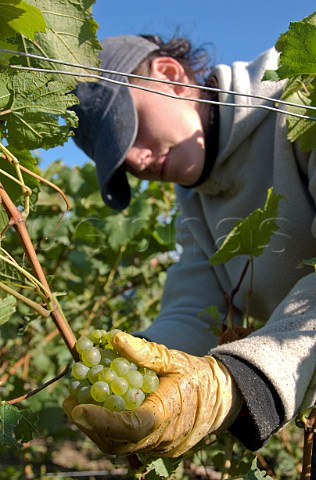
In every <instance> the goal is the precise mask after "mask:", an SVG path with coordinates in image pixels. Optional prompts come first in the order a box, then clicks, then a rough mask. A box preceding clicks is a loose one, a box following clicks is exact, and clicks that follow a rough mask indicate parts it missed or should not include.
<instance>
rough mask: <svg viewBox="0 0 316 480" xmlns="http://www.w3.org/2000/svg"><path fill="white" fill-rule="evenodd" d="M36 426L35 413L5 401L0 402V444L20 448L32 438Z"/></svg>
mask: <svg viewBox="0 0 316 480" xmlns="http://www.w3.org/2000/svg"><path fill="white" fill-rule="evenodd" d="M35 427H36V414H35V413H34V412H31V411H30V410H29V409H24V410H20V409H18V408H16V407H14V406H13V405H9V404H7V403H4V402H3V403H1V404H0V445H7V446H9V447H10V448H18V449H20V448H22V447H23V443H25V442H28V441H29V440H31V439H32V434H33V431H34V428H35Z"/></svg>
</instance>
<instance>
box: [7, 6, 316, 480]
mask: <svg viewBox="0 0 316 480" xmlns="http://www.w3.org/2000/svg"><path fill="white" fill-rule="evenodd" d="M92 5H93V0H64V1H60V2H56V1H55V0H28V1H23V0H8V1H6V2H4V1H1V0H0V23H1V31H0V73H1V77H0V134H1V142H0V180H1V183H0V232H1V237H0V266H1V272H0V328H1V333H2V334H3V339H4V343H3V344H0V355H1V362H2V363H0V388H1V390H2V387H3V385H6V383H7V382H8V384H9V381H8V379H9V377H10V376H11V377H14V376H15V373H16V371H17V370H18V369H19V368H20V367H21V365H23V366H24V374H23V375H24V378H23V380H24V382H23V385H24V384H25V383H27V384H32V381H31V379H30V378H29V377H28V375H27V372H28V368H29V361H30V354H29V347H30V350H31V347H32V348H40V346H34V341H33V336H32V335H31V334H30V330H31V331H32V334H34V333H36V334H38V336H36V335H34V338H36V339H39V338H40V342H39V343H43V345H45V346H46V345H49V344H50V342H52V341H54V340H56V339H57V338H60V337H61V338H62V341H63V342H64V344H66V345H67V348H68V351H67V352H66V353H65V352H64V350H62V349H60V345H59V344H58V343H56V344H54V347H52V350H53V351H54V348H55V349H56V351H57V352H58V353H57V354H55V353H53V354H52V358H53V360H54V361H52V362H51V363H54V368H56V365H57V367H62V368H60V370H61V372H60V371H59V372H56V371H54V374H53V375H52V376H53V378H52V379H49V380H47V378H46V370H45V369H47V365H48V363H47V362H48V360H47V356H48V355H45V353H46V352H44V354H43V355H42V357H41V358H42V362H43V370H41V369H40V367H41V366H40V365H38V368H39V371H40V373H39V378H40V379H43V382H42V383H43V385H42V386H36V387H34V388H32V389H31V391H30V392H27V393H25V392H24V390H23V394H22V395H20V394H21V392H20V391H19V385H15V384H14V381H12V383H11V384H9V387H8V396H9V397H11V396H12V397H13V398H11V400H10V399H9V400H7V399H6V400H5V401H2V402H1V403H0V425H1V433H0V446H3V445H5V446H8V447H10V448H17V449H21V448H22V447H23V446H24V445H25V444H26V443H27V442H28V441H29V440H31V439H32V437H33V434H34V430H35V429H36V425H37V420H38V419H37V414H36V413H34V411H33V410H32V409H31V408H18V407H17V406H16V405H17V404H18V403H19V402H20V401H21V400H25V399H28V400H30V399H32V398H34V393H38V392H40V391H41V392H43V389H44V388H47V387H48V386H51V385H52V383H53V382H54V381H55V380H58V379H59V378H60V377H61V376H63V375H64V374H65V372H66V371H67V370H68V367H67V368H66V370H65V368H64V367H65V364H67V363H69V358H68V357H69V352H70V354H71V356H72V357H73V359H74V360H75V361H76V363H75V364H74V366H73V367H72V375H73V377H74V378H73V379H71V380H70V383H69V389H70V391H71V393H73V394H76V395H79V396H78V397H77V398H78V401H86V400H87V398H88V399H89V401H90V396H92V398H93V397H94V401H96V402H99V403H106V407H107V408H110V409H113V410H119V409H121V408H123V407H124V408H125V407H127V408H134V407H135V406H137V404H138V402H139V401H140V400H142V399H143V398H144V396H145V395H146V394H148V393H150V391H152V390H153V389H154V388H156V386H157V377H155V376H153V375H152V374H151V373H150V372H148V371H147V372H145V371H141V372H138V371H137V370H135V368H134V367H132V368H131V367H130V365H129V366H128V365H127V366H126V363H125V362H124V361H122V360H121V359H115V357H116V356H115V355H114V357H113V355H112V358H111V354H110V353H109V352H110V351H111V350H108V352H107V353H108V357H106V356H105V354H103V357H102V358H101V357H100V355H101V354H100V350H99V349H98V348H96V345H97V344H98V341H95V340H93V341H92V345H90V344H89V341H91V337H90V340H89V339H88V340H87V336H86V333H87V332H88V331H89V329H90V327H91V324H92V323H93V324H94V323H96V324H97V323H98V322H100V321H101V320H100V317H101V318H102V322H103V323H104V322H106V320H105V318H111V321H110V320H108V325H106V327H107V328H108V329H111V328H120V327H121V326H123V327H124V328H126V329H128V328H129V326H130V325H131V323H132V322H135V321H136V320H135V319H136V318H138V317H139V313H140V312H142V314H143V317H144V318H145V320H144V321H145V322H147V324H148V323H149V322H150V320H151V318H153V316H154V315H155V314H156V313H157V310H158V304H159V298H160V295H161V289H162V286H163V283H164V279H165V270H166V268H167V267H168V265H169V264H170V263H172V255H171V254H170V251H171V250H173V249H174V248H175V246H174V243H173V237H174V235H173V234H174V218H175V215H176V208H175V207H176V206H175V205H174V196H173V191H172V188H170V187H169V186H164V187H162V186H159V187H158V186H157V185H151V186H149V187H148V190H147V192H141V185H140V184H139V183H138V182H137V181H136V180H134V183H132V186H133V188H134V191H135V198H134V199H133V202H132V204H131V207H130V212H129V213H128V214H127V213H125V212H123V213H120V214H118V213H112V212H109V210H108V209H107V207H106V206H105V205H104V204H103V203H102V201H101V200H100V198H99V196H97V195H98V194H97V193H96V192H97V185H96V179H95V174H94V169H93V167H92V166H91V165H89V164H87V165H86V166H84V167H83V168H82V169H78V168H77V169H74V170H71V169H69V168H68V167H65V166H64V165H63V164H62V163H60V162H56V163H55V164H54V165H53V166H52V167H51V168H48V170H47V171H46V172H45V174H42V172H41V171H40V169H39V168H38V158H37V155H36V149H37V148H44V149H49V148H52V147H55V146H57V145H63V144H64V143H65V142H66V141H68V139H69V137H70V136H71V133H70V132H71V129H72V128H73V127H75V126H76V125H77V118H76V116H75V114H74V113H73V112H72V111H71V110H70V109H69V107H71V106H72V105H74V104H75V103H77V101H78V100H77V98H76V97H75V96H74V95H73V94H72V93H71V91H72V89H73V87H74V86H75V85H76V83H77V81H78V79H79V77H78V76H76V75H79V74H87V73H89V69H88V68H84V67H82V65H90V66H98V53H99V50H100V45H99V42H98V40H97V36H96V32H97V24H96V22H95V21H94V19H93V17H92ZM57 27H58V28H57ZM315 45H316V14H315V13H314V14H312V15H310V16H309V17H307V18H306V19H303V20H302V21H300V22H295V23H293V24H291V25H290V28H289V31H288V32H286V33H284V34H282V35H281V36H280V39H279V40H278V42H277V44H276V48H277V50H279V51H280V63H279V68H278V69H277V70H276V71H275V72H271V71H270V72H267V73H266V76H265V79H268V80H280V79H281V80H282V79H283V80H287V81H286V84H285V88H284V93H283V96H282V99H284V100H289V101H291V102H293V103H295V104H297V105H298V106H296V107H293V106H292V107H287V108H289V110H290V111H292V112H294V113H301V114H304V115H306V116H308V115H309V116H310V120H307V119H299V118H296V117H290V116H289V117H288V120H287V121H288V131H289V140H290V141H296V140H298V141H299V142H301V145H302V149H303V150H311V149H315V148H316V140H315V138H316V131H315V129H316V123H315V121H314V120H315V119H314V117H315V116H316V115H314V114H313V113H310V112H311V110H309V109H307V107H315V108H316V97H315V87H316V73H315V72H316V55H315V52H316V47H315ZM14 52H15V53H14ZM22 54H23V55H22ZM32 55H36V56H37V57H36V58H35V57H32ZM45 58H46V59H49V58H50V59H51V58H53V59H57V60H61V61H63V62H65V64H64V65H63V69H64V70H65V71H66V72H68V73H69V74H70V75H62V74H61V73H59V72H56V73H53V72H52V71H51V70H57V67H56V64H55V63H54V62H50V61H47V60H45ZM67 63H68V65H67ZM74 64H76V65H81V66H80V67H78V68H76V69H75V71H74V67H73V65H74ZM47 67H48V68H49V70H50V71H49V72H47V71H44V70H45V69H47ZM32 69H33V70H32ZM89 189H90V191H89ZM64 191H67V196H66V195H65V194H64ZM68 193H69V194H68ZM146 195H147V197H146ZM143 198H147V200H146V201H143ZM280 200H281V199H280V198H279V197H276V196H274V195H273V192H272V190H270V191H269V192H268V197H267V202H266V205H265V206H264V208H263V209H258V210H255V211H254V212H253V213H252V214H251V215H250V216H249V217H248V218H246V219H243V220H242V221H241V222H240V223H239V224H237V225H236V226H235V228H234V229H233V230H232V232H231V235H230V236H229V237H227V240H226V242H225V244H223V245H222V247H221V249H219V250H218V252H217V253H216V254H215V255H214V257H213V258H212V259H211V260H210V261H211V263H213V264H215V263H221V262H226V261H228V260H229V259H230V257H229V255H230V253H231V252H232V251H235V252H236V254H238V255H239V254H246V255H248V256H249V258H250V260H248V261H247V263H246V265H245V269H247V268H248V266H249V265H250V266H251V268H252V267H253V259H254V257H255V256H257V255H259V254H261V253H262V249H263V248H264V245H263V243H264V244H265V243H268V241H269V238H270V236H271V235H272V234H273V233H274V231H275V230H276V228H277V227H276V225H275V223H274V222H273V218H276V216H277V206H278V202H279V201H280ZM70 209H71V214H70V216H69V217H68V222H62V220H59V221H57V225H56V221H55V220H54V219H55V218H56V214H57V215H60V219H63V218H64V217H65V216H66V215H67V214H68V212H69V210H70ZM170 211H171V213H170ZM101 216H102V218H104V219H105V220H104V223H102V224H100V218H101ZM162 216H163V217H164V220H165V221H161V217H162ZM66 218H67V217H66ZM262 218H270V219H272V220H271V222H265V226H266V230H265V231H264V232H262V231H260V232H259V233H260V235H259V233H258V225H259V224H261V225H262V222H261V220H262ZM135 219H137V222H136V221H135ZM48 225H49V226H50V227H51V228H47V226H48ZM118 227H120V228H119V229H118ZM12 229H13V230H14V231H15V234H14V233H13V232H12ZM47 231H49V233H47ZM118 232H119V233H118ZM263 236H264V242H263V243H262V238H263ZM259 237H260V238H259ZM236 241H237V242H238V245H242V247H243V250H242V251H241V250H239V251H237V250H236V249H234V242H236ZM48 244H49V245H48ZM20 246H22V247H23V252H22V253H21V250H19V247H20ZM173 254H175V251H173ZM123 257H124V259H123ZM311 263H312V264H313V265H315V262H314V261H311ZM52 265H53V268H52ZM60 270H62V271H63V272H64V274H63V275H60V276H59V277H58V272H59V271H60ZM66 277H67V278H66ZM56 278H58V280H56ZM242 280H243V279H242V278H241V280H240V281H242ZM56 284H57V287H58V288H56ZM148 285H151V288H149V287H148ZM236 288H238V286H237V287H236ZM64 292H66V293H67V295H65V294H64ZM135 292H136V293H135ZM233 295H234V292H232V294H231V296H230V298H228V301H227V306H228V313H227V317H228V318H230V316H229V310H230V305H231V301H232V298H233ZM65 297H66V298H67V300H66V301H64V298H65ZM214 308H216V307H214ZM30 311H31V312H32V313H31V314H30ZM65 312H66V313H65ZM66 317H67V319H68V320H69V319H71V321H72V325H75V328H76V330H80V331H81V332H82V336H81V338H80V339H79V340H78V341H77V343H76V339H75V335H74V334H73V332H72V329H71V328H70V326H69V323H70V322H69V323H68V321H67V320H66ZM78 317H79V320H78ZM50 319H52V321H53V325H54V328H53V329H49V328H48V332H47V331H46V328H47V325H48V321H49V320H50ZM43 320H44V322H43ZM21 323H22V327H21ZM43 324H45V327H44V326H43ZM11 325H12V327H11ZM145 326H146V325H142V327H145ZM100 327H101V326H100ZM231 327H232V328H233V327H234V325H233V324H232V325H231ZM11 328H13V330H10V329H11ZM19 328H21V330H22V331H23V335H21V336H19V337H18V341H17V344H18V346H19V352H24V353H23V355H22V357H21V358H20V359H19V361H18V362H16V363H15V364H14V365H8V363H7V360H4V361H2V358H6V355H8V348H9V346H12V345H14V346H16V344H14V342H13V340H12V336H13V337H14V335H16V332H17V331H18V330H19ZM102 328H103V326H102ZM96 332H98V330H93V332H92V336H93V335H97V333H96ZM59 334H60V335H59ZM23 337H24V338H25V339H26V340H24V343H25V344H26V345H27V350H23V348H22V347H23V346H24V347H25V345H23V340H21V342H20V343H19V340H20V339H21V338H23ZM32 342H33V343H32ZM88 344H89V348H88V350H87V349H86V348H85V347H84V345H85V346H87V345H88ZM45 348H46V347H45ZM45 348H44V349H45ZM48 348H49V347H48ZM93 349H95V350H93ZM84 352H86V353H84ZM54 355H55V356H54ZM99 357H100V358H99ZM100 360H101V363H100ZM45 362H46V363H45ZM39 363H40V362H39ZM50 367H51V365H50ZM125 370H126V372H125ZM25 372H26V373H25ZM123 372H124V373H123ZM23 375H22V377H23ZM118 378H119V381H118V380H117V379H118ZM25 380H27V381H25ZM44 380H45V381H44ZM109 385H111V389H110V386H109ZM20 388H21V385H20ZM127 389H128V390H127ZM4 390H5V389H4ZM79 391H80V392H79ZM129 391H130V393H129V394H128V392H129ZM140 392H142V393H140ZM63 393H65V390H63ZM87 395H88V397H87ZM124 396H125V398H124ZM122 398H123V400H122ZM31 401H32V400H31ZM33 401H34V402H35V400H33ZM308 415H309V416H308V417H307V416H306V411H302V413H301V415H300V421H301V422H302V423H303V425H302V426H303V427H304V428H305V431H307V430H308V435H309V436H308V441H309V442H310V439H311V437H312V435H313V430H314V426H315V409H314V410H312V411H311V412H308ZM54 420H55V418H54ZM204 447H205V445H203V447H201V445H198V446H197V448H196V450H195V452H193V453H198V452H199V451H201V448H204ZM231 455H232V449H231ZM243 455H244V458H246V457H247V455H246V453H245V452H243ZM257 458H258V459H261V466H264V467H265V464H264V459H262V456H260V454H258V456H257ZM247 461H248V463H247V464H246V465H244V466H242V465H236V466H235V470H231V471H234V472H235V473H236V474H237V473H238V474H240V475H242V478H245V479H247V478H249V479H250V478H258V479H260V478H271V477H267V476H265V473H264V472H262V471H261V470H259V468H258V465H257V460H256V459H254V458H253V456H252V457H247ZM309 461H310V452H309V453H307V454H306V461H305V460H304V462H305V463H304V464H305V465H308V462H309ZM219 463H220V462H219ZM224 463H225V462H222V463H221V464H220V465H224ZM178 464H179V462H177V463H176V462H173V461H171V460H170V461H169V460H164V461H162V460H161V459H155V460H153V459H148V458H144V459H143V465H146V469H147V470H146V471H147V473H148V474H150V472H152V473H153V474H155V475H156V477H155V478H168V477H169V476H170V475H171V474H172V472H173V471H174V470H175V469H176V467H177V466H178ZM242 467H243V468H242ZM304 468H305V471H306V470H307V469H308V466H306V467H304V466H303V472H304ZM143 470H144V467H143ZM267 470H268V467H267ZM247 472H248V473H247ZM226 473H227V472H226ZM226 473H224V474H223V475H225V474H226ZM148 478H149V477H148ZM222 478H225V477H224V476H223V477H222ZM226 478H227V477H226ZM302 478H303V477H302ZM307 478H308V476H305V477H304V479H307Z"/></svg>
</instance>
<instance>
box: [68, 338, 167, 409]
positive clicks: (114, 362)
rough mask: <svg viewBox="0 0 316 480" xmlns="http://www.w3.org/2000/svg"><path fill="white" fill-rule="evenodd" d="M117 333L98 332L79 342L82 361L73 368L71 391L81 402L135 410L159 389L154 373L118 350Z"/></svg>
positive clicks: (77, 346)
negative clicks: (115, 347)
mask: <svg viewBox="0 0 316 480" xmlns="http://www.w3.org/2000/svg"><path fill="white" fill-rule="evenodd" d="M117 332H120V330H118V329H113V330H110V331H109V332H107V331H106V330H103V329H95V330H92V331H91V332H90V333H89V335H88V336H81V337H80V338H79V339H78V340H77V342H76V349H77V351H78V353H79V356H80V361H79V362H76V363H75V364H74V366H73V367H72V377H73V378H72V379H71V381H70V382H69V392H70V393H71V394H72V395H74V396H75V397H76V398H77V400H78V402H79V403H94V404H97V405H103V406H104V408H108V409H109V410H111V411H122V410H125V409H126V410H133V409H135V408H138V407H139V406H140V405H141V404H142V402H143V401H144V399H145V398H146V396H147V395H148V394H150V393H152V392H154V391H155V390H156V389H157V388H158V385H159V378H158V376H157V374H156V372H155V371H154V370H151V369H150V368H145V367H140V368H138V367H137V365H136V364H135V363H134V362H130V361H129V360H127V359H126V358H124V357H121V356H120V355H119V354H118V352H116V351H115V349H114V348H113V345H112V338H113V336H114V335H115V334H116V333H117Z"/></svg>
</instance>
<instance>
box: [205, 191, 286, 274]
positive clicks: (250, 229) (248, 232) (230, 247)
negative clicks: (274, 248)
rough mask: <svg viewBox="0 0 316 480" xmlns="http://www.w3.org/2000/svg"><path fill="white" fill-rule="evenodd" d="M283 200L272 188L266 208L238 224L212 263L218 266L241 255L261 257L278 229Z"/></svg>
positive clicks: (253, 213) (255, 211)
mask: <svg viewBox="0 0 316 480" xmlns="http://www.w3.org/2000/svg"><path fill="white" fill-rule="evenodd" d="M281 198H282V196H281V195H275V194H274V193H273V191H272V189H271V188H270V189H269V190H268V195H267V199H266V202H265V205H264V207H263V208H258V209H256V210H254V211H253V212H251V213H250V214H249V215H248V217H246V218H243V219H242V220H239V221H238V222H237V223H236V225H235V226H234V228H233V229H232V230H231V231H230V233H229V234H228V235H227V237H226V238H225V240H224V242H223V243H222V245H221V247H220V248H219V249H218V250H217V251H216V253H215V254H214V255H213V256H212V257H211V259H210V261H211V263H212V264H213V265H218V264H220V263H225V262H228V261H229V260H231V259H232V258H233V257H236V256H239V255H249V256H251V257H257V256H258V255H261V254H262V253H263V250H264V249H265V248H266V246H267V245H268V244H269V241H270V238H271V236H272V235H273V233H274V232H275V231H276V230H277V229H278V226H277V223H276V219H277V216H278V204H279V201H280V200H281Z"/></svg>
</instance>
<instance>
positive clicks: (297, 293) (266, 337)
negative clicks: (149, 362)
mask: <svg viewBox="0 0 316 480" xmlns="http://www.w3.org/2000/svg"><path fill="white" fill-rule="evenodd" d="M293 147H294V148H297V145H294V146H293ZM297 158H298V162H299V163H300V167H301V172H302V175H304V177H305V179H306V194H307V195H308V194H309V195H310V201H311V203H312V204H314V205H315V204H316V152H315V151H313V152H311V153H310V154H302V153H300V154H298V156H297ZM311 228H312V234H313V237H314V238H315V239H316V221H315V220H314V222H313V224H312V227H311ZM315 251H316V240H315ZM302 260H303V259H302ZM305 260H307V259H305ZM271 288H273V285H272V286H271ZM315 292H316V273H311V274H309V275H306V276H304V277H302V278H301V279H300V280H299V281H298V282H297V283H296V284H295V285H294V286H293V288H292V289H291V291H290V292H289V293H288V294H287V296H286V297H285V298H284V299H283V300H282V301H281V303H280V304H279V305H278V306H277V308H276V309H275V310H274V311H273V313H272V315H271V316H270V318H269V320H268V321H267V323H266V324H265V325H264V327H262V328H260V329H259V330H257V331H256V332H255V333H253V334H251V335H250V336H249V337H247V338H245V339H243V340H239V341H237V342H233V343H231V344H227V345H221V346H218V347H216V348H214V349H211V353H212V354H214V355H215V356H218V358H221V359H222V361H223V363H225V364H226V363H227V368H228V369H229V370H230V371H231V373H232V374H233V375H234V376H235V380H236V381H237V383H239V384H240V388H241V389H242V390H243V393H244V397H245V398H248V399H251V388H252V386H251V382H248V384H247V382H244V381H243V380H242V377H244V375H243V373H242V371H241V369H240V368H238V365H237V363H238V362H235V361H234V360H232V359H238V361H241V362H244V363H245V364H248V365H252V367H253V368H254V369H257V371H259V372H260V373H261V375H262V376H263V378H266V381H267V382H268V383H270V385H271V388H272V390H271V391H273V392H274V397H275V395H277V397H279V399H280V401H281V404H282V405H283V409H284V419H283V423H285V422H288V421H290V420H291V419H293V418H294V417H295V415H296V414H297V412H298V410H299V408H300V406H301V404H302V402H303V399H304V397H305V394H306V391H307V389H308V387H309V386H311V387H312V388H311V393H310V395H309V399H308V403H309V405H312V404H313V402H315V399H316V385H315V384H314V385H310V384H311V382H312V378H313V374H314V372H315V368H316V294H315ZM314 382H315V379H314ZM275 398H276V397H275ZM248 407H249V408H250V410H251V409H252V408H253V406H251V405H248Z"/></svg>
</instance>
